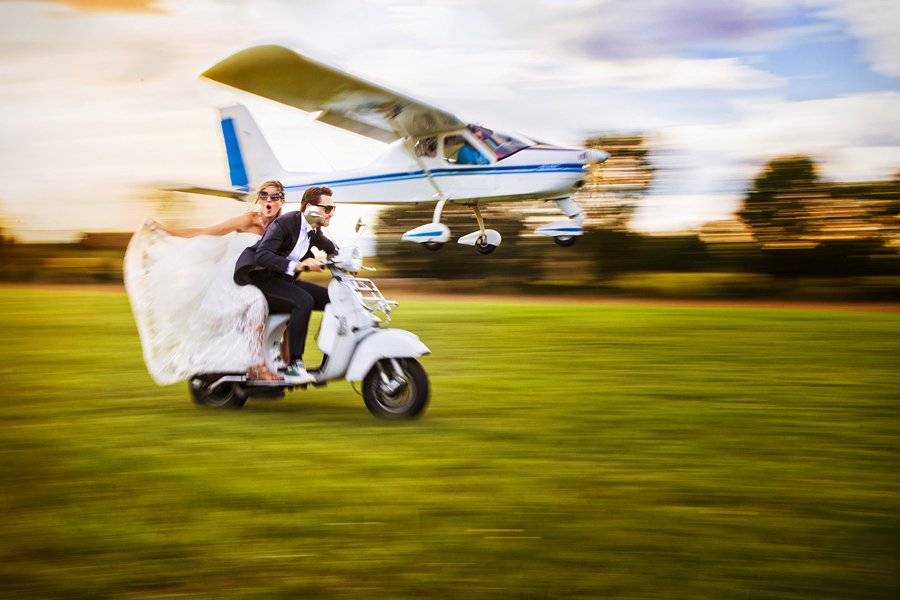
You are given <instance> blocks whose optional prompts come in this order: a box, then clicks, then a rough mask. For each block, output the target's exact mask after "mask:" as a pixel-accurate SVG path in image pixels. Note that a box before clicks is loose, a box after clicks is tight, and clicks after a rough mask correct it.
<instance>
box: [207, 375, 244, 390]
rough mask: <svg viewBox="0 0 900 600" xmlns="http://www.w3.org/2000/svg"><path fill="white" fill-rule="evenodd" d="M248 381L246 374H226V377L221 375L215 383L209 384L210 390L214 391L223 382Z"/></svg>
mask: <svg viewBox="0 0 900 600" xmlns="http://www.w3.org/2000/svg"><path fill="white" fill-rule="evenodd" d="M245 381H247V376H246V375H225V376H224V377H219V378H218V379H216V380H215V381H214V382H213V383H211V384H210V385H209V391H210V392H213V391H215V389H216V388H217V387H219V386H220V385H222V384H223V383H228V382H233V383H243V382H245Z"/></svg>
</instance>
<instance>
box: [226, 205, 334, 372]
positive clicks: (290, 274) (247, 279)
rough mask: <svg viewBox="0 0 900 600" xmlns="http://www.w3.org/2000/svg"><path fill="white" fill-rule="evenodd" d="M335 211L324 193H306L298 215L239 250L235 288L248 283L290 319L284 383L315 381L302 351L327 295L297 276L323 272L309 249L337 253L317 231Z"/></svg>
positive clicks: (283, 217) (277, 223) (285, 218)
mask: <svg viewBox="0 0 900 600" xmlns="http://www.w3.org/2000/svg"><path fill="white" fill-rule="evenodd" d="M309 206H317V207H318V212H319V215H320V217H319V219H318V222H317V224H316V225H315V226H313V225H310V224H309V222H308V221H307V220H306V217H305V216H304V213H305V212H306V209H307V207H309ZM334 210H335V205H334V200H332V198H331V190H330V189H329V188H327V187H311V188H309V189H307V190H306V191H305V192H304V193H303V198H302V200H301V201H300V210H299V211H297V212H289V213H287V214H284V215H281V216H280V217H278V218H277V219H275V221H273V222H272V224H271V225H269V227H268V229H266V232H265V233H264V234H263V236H262V239H260V240H259V241H258V242H257V243H256V244H254V245H253V246H250V247H249V248H247V249H246V250H244V251H243V252H242V253H241V255H240V256H239V257H238V260H237V263H236V264H235V269H234V281H235V283H237V284H238V285H248V284H253V285H255V286H256V287H258V288H259V289H260V290H262V293H263V295H264V296H265V297H266V300H267V301H268V303H269V313H270V314H271V313H290V314H291V321H290V325H289V326H288V346H289V352H290V364H289V365H288V368H287V370H286V371H285V373H284V378H285V381H287V382H288V383H298V384H300V383H309V382H311V381H313V379H314V377H313V376H312V375H310V374H309V372H308V371H307V370H306V368H305V367H304V365H303V347H304V346H305V345H306V333H307V329H308V328H309V317H310V315H311V314H312V311H313V310H324V309H325V305H326V304H328V290H327V289H325V288H324V287H322V286H320V285H316V284H314V283H309V282H308V281H301V280H300V279H299V278H298V277H297V276H298V275H299V273H301V272H306V271H321V270H322V264H321V263H320V262H319V261H318V260H316V259H315V258H313V255H312V249H313V248H318V249H320V250H323V251H324V252H325V254H327V255H328V256H333V255H335V254H337V252H338V248H337V246H335V245H334V242H332V241H331V240H329V239H328V238H327V237H325V234H323V233H322V232H321V230H320V228H321V227H325V226H327V225H328V223H330V222H331V216H332V215H333V214H334Z"/></svg>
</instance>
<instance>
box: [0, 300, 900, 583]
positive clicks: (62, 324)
mask: <svg viewBox="0 0 900 600" xmlns="http://www.w3.org/2000/svg"><path fill="white" fill-rule="evenodd" d="M395 324H396V326H398V327H404V328H408V329H411V330H412V331H415V332H416V333H418V334H419V335H420V336H421V337H422V339H423V340H424V341H425V343H426V344H428V345H429V346H430V347H431V349H432V351H433V354H432V355H431V356H429V357H426V358H425V359H424V360H423V363H424V364H425V366H426V369H427V370H428V372H429V374H430V376H431V380H432V386H433V390H432V392H433V393H432V404H431V406H430V408H429V410H428V412H427V413H426V414H425V416H424V418H423V419H422V420H420V421H417V422H414V423H405V424H386V423H382V422H379V421H376V420H374V419H373V418H372V417H370V416H369V414H368V413H367V412H366V411H365V408H364V407H363V405H362V401H361V400H360V399H359V398H358V397H357V396H356V395H355V394H354V393H353V391H351V389H350V387H349V385H347V384H346V383H341V382H337V383H334V384H332V385H331V386H329V387H328V388H326V389H323V390H315V391H310V392H296V393H293V394H289V395H288V397H287V398H286V399H285V400H283V401H279V402H271V401H261V400H260V401H253V400H251V401H250V402H249V403H248V405H247V407H246V408H245V409H244V410H243V411H239V412H220V411H214V410H202V409H197V408H195V407H194V406H193V405H191V403H190V401H189V400H188V398H187V393H186V387H185V386H183V385H176V386H172V387H167V388H159V387H156V386H155V385H154V384H153V383H152V382H151V381H150V379H149V376H148V375H147V374H146V371H145V369H144V365H143V362H142V360H141V356H140V347H139V342H138V339H137V336H136V332H135V328H134V325H133V321H132V318H131V315H130V312H129V308H128V304H127V299H126V298H125V296H124V295H123V294H121V293H114V292H90V291H55V290H39V289H34V290H22V289H19V290H16V289H0V337H2V339H3V345H2V357H0V358H2V360H0V374H2V381H3V383H4V384H5V385H4V389H5V391H6V397H5V399H4V401H3V402H2V404H0V435H2V440H3V443H2V445H0V457H2V458H0V474H2V488H0V489H2V493H0V509H2V514H3V517H2V521H0V555H2V561H0V586H2V587H0V593H2V595H7V596H13V595H14V596H43V597H47V596H81V597H101V596H117V597H154V596H163V597H164V596H167V595H181V594H186V595H204V596H213V597H216V596H241V597H261V598H272V597H298V596H304V595H308V596H311V597H318V598H330V597H334V598H359V597H378V598H383V597H422V596H427V597H444V598H492V597H520V598H523V597H524V598H545V597H556V598H579V597H583V598H593V597H598V596H602V595H607V596H615V597H625V598H659V597H681V598H738V597H753V598H756V597H767V598H810V597H812V598H825V597H835V598H836V597H841V598H848V597H859V598H873V597H884V598H891V597H897V591H898V580H897V567H898V564H897V550H896V549H897V547H898V538H900V524H898V523H900V518H898V514H900V482H898V475H897V473H898V469H900V460H898V455H900V443H898V440H900V419H898V416H900V414H898V412H900V411H898V401H900V394H898V383H900V375H898V373H900V368H898V367H900V358H898V356H900V336H898V333H900V314H898V313H877V312H827V311H805V310H798V309H792V310H773V309H759V308H689V307H647V306H628V305H627V304H623V305H620V306H618V305H612V306H611V305H578V304H552V303H528V304H516V303H513V302H496V303H475V302H466V301H455V302H427V303H426V302H421V301H420V302H414V301H411V302H404V303H402V305H401V307H400V310H399V311H398V312H397V314H396V319H395ZM310 358H313V357H312V356H309V357H308V359H310Z"/></svg>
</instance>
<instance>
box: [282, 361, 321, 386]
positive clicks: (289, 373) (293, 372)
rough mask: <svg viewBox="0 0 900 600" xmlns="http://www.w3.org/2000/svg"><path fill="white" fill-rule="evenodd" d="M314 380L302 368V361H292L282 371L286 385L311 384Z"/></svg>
mask: <svg viewBox="0 0 900 600" xmlns="http://www.w3.org/2000/svg"><path fill="white" fill-rule="evenodd" d="M315 380H316V378H315V377H313V376H312V375H311V374H310V373H309V371H307V370H306V368H305V367H304V366H303V361H299V360H298V361H294V363H293V364H292V365H290V366H289V367H288V368H287V369H285V370H284V381H285V382H286V383H298V384H299V383H312V382H313V381H315Z"/></svg>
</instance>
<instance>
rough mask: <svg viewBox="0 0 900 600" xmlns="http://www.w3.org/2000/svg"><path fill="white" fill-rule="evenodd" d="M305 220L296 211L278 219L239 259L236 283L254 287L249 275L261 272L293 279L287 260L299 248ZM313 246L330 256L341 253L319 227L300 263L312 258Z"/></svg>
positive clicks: (312, 235)
mask: <svg viewBox="0 0 900 600" xmlns="http://www.w3.org/2000/svg"><path fill="white" fill-rule="evenodd" d="M303 218H304V216H303V214H302V213H300V211H295V212H289V213H287V214H285V215H281V216H280V217H278V218H277V219H275V220H274V221H273V222H272V224H271V225H269V227H268V229H266V232H265V233H264V234H263V236H262V238H260V240H259V241H258V242H256V243H255V244H253V245H252V246H250V247H249V248H247V249H246V250H244V251H243V252H241V255H240V256H238V259H237V263H235V265H234V282H235V283H236V284H238V285H248V284H252V283H253V281H251V279H250V273H251V272H253V271H258V270H264V271H268V272H269V273H270V274H272V275H281V276H282V277H285V278H287V279H293V278H292V277H291V276H290V275H288V274H287V273H286V271H287V268H288V263H290V261H289V260H288V258H287V257H288V255H289V254H290V253H291V250H293V249H294V246H296V245H297V238H298V237H300V231H301V227H302V222H303V221H302V219H303ZM314 247H315V248H318V249H319V250H322V251H323V252H325V254H327V255H328V256H333V255H335V254H337V253H338V248H337V246H335V245H334V242H332V241H331V240H329V239H328V238H327V237H325V234H323V233H322V231H321V230H320V229H319V228H315V229H313V230H312V234H311V235H310V238H309V250H307V252H306V254H304V255H303V256H301V257H300V260H304V259H307V258H309V257H311V256H312V255H313V254H312V249H313V248H314Z"/></svg>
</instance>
